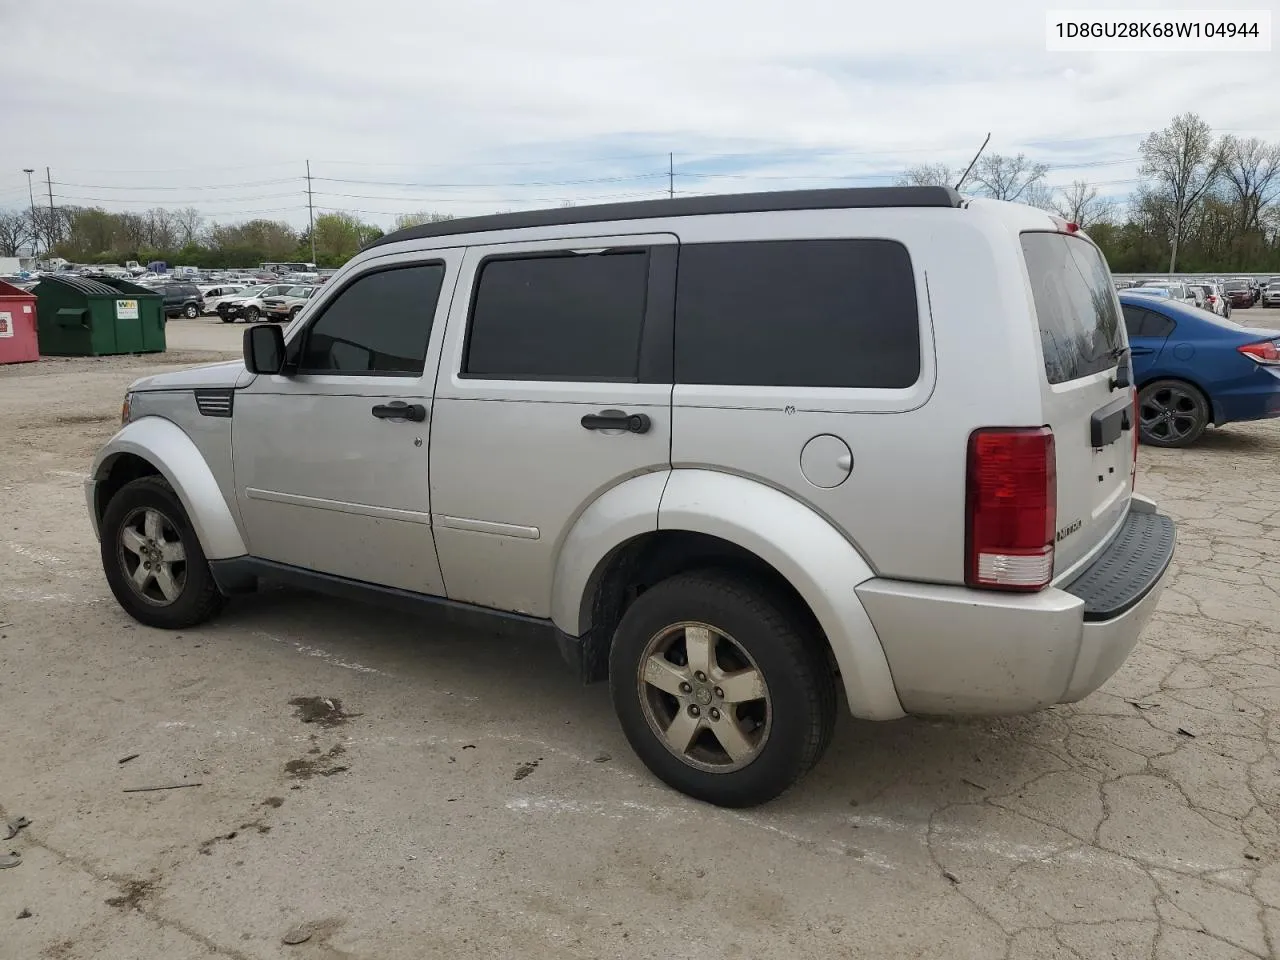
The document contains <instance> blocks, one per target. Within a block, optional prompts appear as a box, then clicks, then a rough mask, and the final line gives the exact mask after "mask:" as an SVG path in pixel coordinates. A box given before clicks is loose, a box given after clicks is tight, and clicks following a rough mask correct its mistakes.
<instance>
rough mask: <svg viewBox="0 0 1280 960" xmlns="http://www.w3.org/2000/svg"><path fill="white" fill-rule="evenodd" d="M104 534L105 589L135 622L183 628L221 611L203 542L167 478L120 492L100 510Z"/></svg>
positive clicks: (135, 483)
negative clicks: (106, 587)
mask: <svg viewBox="0 0 1280 960" xmlns="http://www.w3.org/2000/svg"><path fill="white" fill-rule="evenodd" d="M100 532H101V536H102V542H101V552H102V567H103V572H104V573H105V574H106V576H107V584H108V585H109V586H110V587H111V592H112V593H113V594H114V595H115V598H116V600H117V601H119V603H120V606H122V607H123V608H124V609H125V612H127V613H128V614H129V615H130V616H132V617H133V618H134V619H135V620H137V621H139V622H140V623H145V624H146V625H147V626H149V627H162V628H165V629H169V630H174V629H182V628H185V627H192V626H195V625H196V624H198V623H203V622H204V621H206V620H208V619H209V618H210V617H212V616H214V614H216V613H217V612H218V610H219V609H220V608H221V607H222V594H221V593H219V592H218V586H217V584H216V583H215V582H214V580H213V574H212V572H211V571H210V569H209V562H208V561H207V560H206V559H205V555H204V551H203V550H202V549H201V548H200V540H199V538H198V537H197V536H196V532H195V529H194V528H193V527H192V525H191V521H190V520H189V519H188V517H187V512H186V510H185V509H184V508H183V506H182V501H181V500H179V499H178V496H177V494H175V493H174V492H173V488H172V487H170V486H169V484H168V482H166V481H165V480H164V478H163V477H159V476H147V477H139V478H138V479H137V480H131V481H130V482H129V483H126V484H125V485H124V486H123V487H121V488H120V489H119V490H117V491H116V492H115V494H114V495H113V496H112V497H111V499H110V501H108V503H107V505H106V508H105V509H104V510H103V511H102V523H101V529H100Z"/></svg>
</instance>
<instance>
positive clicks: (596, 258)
mask: <svg viewBox="0 0 1280 960" xmlns="http://www.w3.org/2000/svg"><path fill="white" fill-rule="evenodd" d="M676 251H677V246H676V239H675V237H673V236H671V235H669V234H656V235H644V236H623V237H617V236H613V237H586V238H581V239H574V240H571V241H566V240H558V241H537V242H528V243H519V244H516V243H510V244H501V245H495V246H492V247H473V248H471V249H469V250H468V251H467V254H466V258H465V259H464V261H463V265H462V272H461V275H460V276H459V280H458V288H457V294H456V295H455V297H454V302H453V308H452V311H451V313H450V317H449V331H448V336H447V338H446V342H445V347H444V354H443V356H442V359H441V364H440V379H439V382H438V384H437V386H436V413H435V421H434V423H433V424H432V435H431V509H432V513H433V522H434V525H435V533H436V546H437V548H438V550H439V555H440V563H441V566H442V568H443V570H444V581H445V585H446V586H447V587H448V596H449V598H450V599H453V600H461V601H464V602H467V603H473V604H479V605H481V606H486V607H496V608H498V609H501V610H508V611H514V612H518V613H524V614H528V615H531V616H538V617H545V616H549V615H550V597H551V590H552V579H553V575H554V566H555V560H556V554H557V551H558V550H559V549H560V547H561V546H562V545H563V543H564V538H565V536H566V534H567V533H568V531H569V530H570V528H571V527H572V525H573V522H574V521H575V520H576V519H577V518H578V517H579V516H580V515H581V513H582V511H583V510H585V509H586V508H587V507H588V506H589V505H590V504H591V503H592V502H593V501H594V500H595V499H597V498H598V497H600V496H602V495H603V494H605V493H607V492H608V491H609V490H610V489H612V488H614V487H615V486H617V485H618V484H620V483H623V482H625V481H627V480H629V479H631V478H634V477H639V476H642V475H645V474H654V473H664V474H665V473H666V472H667V471H668V470H669V469H670V466H671V383H672V380H671V364H672V352H671V351H672V339H671V337H672V311H673V305H674V289H675V261H676ZM661 489H662V486H661V484H648V485H646V486H645V487H644V490H645V492H644V493H643V494H641V493H638V494H637V496H639V497H642V498H647V499H645V502H643V503H639V504H635V505H634V507H635V509H636V510H638V511H640V512H643V511H645V510H649V511H651V512H652V515H653V527H654V528H655V529H656V527H657V520H658V501H659V497H660V492H661ZM650 501H651V502H650Z"/></svg>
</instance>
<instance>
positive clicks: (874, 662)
mask: <svg viewBox="0 0 1280 960" xmlns="http://www.w3.org/2000/svg"><path fill="white" fill-rule="evenodd" d="M1131 380H1132V376H1131V371H1130V365H1129V361H1128V358H1127V343H1126V338H1125V327H1124V324H1123V323H1122V322H1121V313H1120V309H1119V305H1118V301H1117V299H1116V295H1115V291H1114V288H1113V286H1112V281H1111V276H1110V273H1109V272H1108V270H1107V266H1106V263H1105V262H1104V260H1103V258H1102V256H1101V255H1100V254H1099V252H1098V250H1097V248H1096V247H1095V246H1094V245H1093V243H1092V242H1091V241H1090V240H1089V239H1088V238H1087V237H1085V236H1084V234H1082V233H1081V232H1079V230H1078V228H1076V226H1075V225H1074V224H1068V223H1066V222H1065V221H1062V220H1059V219H1056V218H1053V217H1051V216H1049V215H1048V214H1046V213H1043V212H1041V211H1039V210H1035V209H1032V208H1030V207H1025V206H1019V205H1015V204H1008V203H1000V202H996V201H986V200H972V201H969V200H961V198H960V197H959V196H958V195H957V194H955V193H954V192H953V191H951V190H947V189H943V188H933V187H920V188H893V189H870V190H824V191H802V192H786V193H769V194H751V195H737V196H721V197H702V198H686V199H676V200H663V201H653V202H643V203H626V204H613V205H607V206H598V207H574V208H567V209H560V210H551V211H536V212H522V213H513V214H504V215H498V216H492V217H480V218H475V219H471V220H450V221H445V222H442V223H433V224H425V225H422V226H416V227H411V228H408V229H406V230H402V231H400V232H398V233H394V234H391V235H390V236H388V237H386V238H384V239H382V240H380V241H379V242H378V243H376V244H375V245H373V246H371V247H369V248H367V249H366V250H364V251H363V252H362V253H361V254H360V255H359V256H357V257H356V258H355V259H353V260H352V261H351V262H350V263H348V264H347V265H346V266H345V267H344V268H343V269H342V270H341V271H340V272H339V273H338V274H337V275H336V276H335V277H334V278H333V279H332V280H331V281H330V282H329V283H328V284H327V285H326V286H325V287H324V288H323V289H322V290H321V291H319V292H318V293H317V294H316V296H315V297H314V298H312V299H311V300H309V301H308V302H307V304H306V306H305V307H304V308H303V310H302V312H301V314H300V315H299V316H298V317H297V318H296V319H295V320H294V321H293V322H292V323H291V324H290V325H289V326H288V328H287V329H282V328H280V327H277V326H274V325H262V326H254V327H252V328H250V329H249V330H247V331H246V333H245V359H244V362H243V363H241V362H233V363H225V364H219V365H216V366H211V367H205V368H202V369H196V370H186V371H180V372H175V373H167V374H162V375H160V376H155V377H150V378H147V379H144V380H140V381H138V382H137V383H135V384H134V385H133V386H132V387H131V389H130V391H129V394H128V396H127V398H126V401H125V412H124V426H123V428H122V429H121V431H120V432H119V433H118V434H116V436H115V437H113V438H112V439H111V440H110V442H108V443H107V445H106V447H105V448H104V449H103V450H102V452H101V453H100V454H99V455H98V457H97V459H96V461H95V462H94V465H93V471H92V476H91V478H90V479H89V480H88V481H87V484H86V493H87V497H88V505H89V512H90V515H91V516H92V518H93V522H94V524H95V527H96V528H97V530H98V531H99V533H100V539H101V544H102V559H103V564H104V567H105V570H106V576H107V579H108V581H109V583H110V585H111V589H112V591H113V592H114V594H115V596H116V597H117V599H118V600H119V602H120V603H121V605H122V606H123V607H124V608H125V609H126V610H127V611H128V612H129V613H130V614H132V615H133V616H134V617H135V618H137V619H138V620H140V621H142V622H143V623H146V624H150V625H153V626H159V627H168V628H174V629H178V628H187V627H190V626H192V625H193V624H197V623H200V622H201V621H204V620H207V619H208V618H209V617H211V616H213V615H214V614H215V613H216V612H217V611H218V609H219V608H220V607H221V606H222V604H223V601H224V598H225V597H227V596H229V595H233V594H237V593H242V592H246V591H251V590H253V589H254V588H255V586H256V584H257V583H258V581H259V579H262V578H268V579H273V580H277V581H284V582H288V583H292V584H295V585H299V586H302V587H307V588H313V589H316V590H321V591H329V592H332V593H336V594H340V595H343V596H348V597H353V598H364V599H368V600H372V601H374V602H376V603H380V604H396V605H400V606H407V607H409V608H413V609H421V608H425V607H432V606H437V607H439V606H447V607H448V608H450V609H451V610H453V611H458V610H466V611H473V612H475V613H477V614H482V615H485V616H498V617H508V618H515V619H517V620H520V621H523V622H525V623H528V624H532V625H534V626H535V627H537V628H539V629H540V630H543V631H545V633H546V634H547V635H548V636H549V637H551V638H554V639H555V640H556V641H557V642H558V644H559V646H560V649H561V651H562V652H563V654H564V656H565V657H566V659H567V660H568V661H569V663H570V664H571V665H572V667H573V668H574V669H575V670H576V671H577V672H578V673H579V674H580V675H581V676H582V677H583V678H584V679H585V680H606V679H607V680H608V681H609V683H610V685H611V689H612V695H613V701H614V704H615V706H616V709H617V714H618V717H619V719H620V721H621V724H622V727H623V729H624V731H625V733H626V736H627V737H628V739H629V740H630V742H631V744H632V746H633V747H634V748H635V750H636V752H637V753H638V754H639V756H640V757H641V759H642V760H643V761H644V763H645V764H647V765H648V767H649V768H650V769H651V770H652V771H653V772H654V773H655V774H656V775H657V776H658V777H660V778H661V779H663V780H664V781H666V782H667V783H668V784H670V785H672V786H673V787H675V788H676V789H679V790H682V791H684V792H686V793H688V794H691V795H693V796H695V797H699V798H702V799H704V800H708V801H710V802H713V803H717V804H723V805H730V806H745V805H749V804H755V803H760V802H763V801H766V800H768V799H770V798H772V797H774V796H776V795H777V794H778V793H780V792H781V791H782V790H784V789H786V788H787V787H788V786H789V785H790V784H792V783H793V782H795V781H796V780H797V779H798V778H799V777H801V776H802V775H803V774H804V773H805V772H806V771H807V770H808V769H809V768H810V767H812V766H813V765H814V763H816V762H817V760H818V758H819V756H820V755H821V753H822V751H823V749H824V748H825V747H826V745H827V742H828V740H829V739H830V737H831V732H832V728H833V725H834V723H835V720H836V714H837V703H838V692H839V691H840V690H843V692H844V695H845V699H846V700H847V703H848V709H849V710H850V711H851V712H852V713H853V714H854V715H855V716H858V717H862V718H866V719H873V720H892V719H895V718H898V717H901V716H903V715H904V714H905V713H926V714H970V713H984V714H991V713H1009V712H1019V711H1029V710H1035V709H1038V708H1041V707H1045V706H1048V705H1050V704H1054V703H1062V702H1069V701H1074V700H1078V699H1080V698H1081V697H1084V696H1085V695H1087V694H1088V693H1090V692H1091V691H1093V690H1095V689H1096V688H1097V687H1098V686H1099V685H1100V684H1102V683H1103V682H1104V681H1105V680H1106V679H1107V678H1108V677H1109V676H1111V674H1112V673H1114V672H1115V670H1116V669H1117V668H1118V667H1119V666H1120V664H1121V663H1122V662H1123V661H1124V659H1125V658H1126V657H1127V656H1128V654H1129V652H1130V651H1131V650H1132V649H1133V647H1134V645H1135V644H1136V643H1137V641H1138V636H1139V633H1140V632H1141V630H1142V627H1143V625H1144V624H1145V622H1146V621H1147V619H1148V617H1149V616H1150V615H1151V612H1152V610H1153V609H1154V607H1155V604H1156V601H1157V598H1158V597H1159V594H1160V590H1161V587H1162V585H1163V581H1164V578H1165V575H1166V571H1167V568H1168V565H1169V561H1170V559H1171V557H1172V553H1173V543H1174V531H1173V524H1172V523H1171V521H1170V520H1169V519H1168V518H1167V517H1165V516H1162V515H1161V514H1159V513H1157V512H1156V509H1155V504H1154V503H1152V502H1151V501H1150V500H1147V499H1144V498H1142V497H1140V496H1137V495H1136V494H1135V493H1134V489H1133V486H1134V470H1135V463H1136V455H1137V453H1136V450H1137V445H1136V440H1137V431H1136V430H1135V429H1134V427H1135V423H1134V417H1133V407H1134V390H1133V387H1132V385H1131Z"/></svg>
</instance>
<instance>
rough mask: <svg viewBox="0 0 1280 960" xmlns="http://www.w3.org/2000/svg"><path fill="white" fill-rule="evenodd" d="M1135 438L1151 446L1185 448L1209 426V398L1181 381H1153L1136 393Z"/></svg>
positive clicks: (1197, 438)
mask: <svg viewBox="0 0 1280 960" xmlns="http://www.w3.org/2000/svg"><path fill="white" fill-rule="evenodd" d="M1138 421H1139V431H1138V437H1139V439H1140V440H1142V442H1143V443H1145V444H1148V445H1150V446H1153V447H1188V446H1190V445H1191V444H1193V443H1195V442H1196V441H1197V440H1199V439H1200V436H1201V435H1202V434H1203V433H1204V431H1205V428H1206V427H1208V426H1209V401H1208V399H1206V397H1205V395H1204V394H1203V393H1201V392H1200V390H1199V389H1198V388H1197V387H1194V386H1192V385H1191V384H1189V383H1187V382H1186V381H1185V380H1156V381H1154V382H1152V383H1149V384H1147V385H1146V386H1145V387H1143V388H1142V390H1141V391H1140V392H1139V393H1138Z"/></svg>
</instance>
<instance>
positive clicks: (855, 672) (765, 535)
mask: <svg viewBox="0 0 1280 960" xmlns="http://www.w3.org/2000/svg"><path fill="white" fill-rule="evenodd" d="M658 529H659V530H689V531H693V532H696V533H705V534H708V535H710V536H714V537H719V538H721V539H722V540H728V541H729V542H731V543H735V544H737V545H738V546H740V547H742V548H744V549H746V550H750V551H751V552H752V553H754V554H755V555H756V556H757V557H759V558H760V559H761V560H764V561H765V562H766V563H768V564H769V565H770V566H772V567H773V568H774V569H775V570H777V571H778V573H780V574H781V575H782V576H783V577H785V578H786V579H787V581H788V582H789V583H790V584H791V585H792V586H793V587H794V588H795V589H796V591H797V592H798V593H799V594H800V596H801V597H803V598H804V600H805V602H806V603H807V604H808V605H809V609H810V610H812V611H813V614H814V616H815V617H816V618H817V620H818V623H819V625H820V626H821V627H822V630H823V632H824V633H825V634H826V637H827V641H828V642H829V643H830V644H831V650H832V653H833V654H834V655H835V659H836V662H837V663H838V664H839V666H840V675H841V677H842V678H843V680H844V688H845V693H846V694H847V696H848V700H849V709H850V711H851V712H852V713H853V715H854V716H856V717H861V718H863V719H867V720H895V719H897V718H899V717H902V716H905V713H904V711H903V709H902V704H901V703H900V702H899V700H898V693H897V690H896V688H895V687H894V685H893V676H892V674H891V673H890V672H889V663H888V661H887V660H886V659H885V655H884V649H883V648H882V647H881V645H880V638H879V637H878V636H877V635H876V631H875V627H873V626H872V624H871V619H870V618H869V617H868V616H867V612H866V610H864V609H863V606H862V601H860V600H859V599H858V596H857V594H856V593H855V592H854V588H855V587H857V586H858V584H860V583H863V582H864V581H866V580H870V579H871V578H872V577H873V576H874V572H873V571H872V569H871V567H870V566H868V565H867V562H866V561H865V560H864V559H863V558H862V556H861V554H859V553H858V551H857V550H856V549H855V548H854V546H853V545H852V544H851V543H850V542H849V541H848V540H846V539H845V538H844V536H842V535H841V534H840V532H839V531H838V530H836V528H835V527H833V526H832V525H831V524H830V523H829V522H828V521H827V520H826V519H824V518H823V517H822V516H820V515H819V514H817V513H815V512H814V511H813V510H812V509H810V508H809V507H807V506H805V505H804V504H802V503H800V502H799V501H798V500H795V499H793V498H792V497H790V496H787V495H786V494H785V493H781V492H780V491H778V490H775V489H774V488H772V487H767V486H765V485H764V484H761V483H757V482H755V481H753V480H748V479H746V478H745V477H739V476H734V475H732V474H727V473H716V472H714V471H710V470H673V471H672V472H671V475H670V478H669V479H668V480H667V483H666V489H665V491H664V492H663V494H662V504H661V506H660V507H659V509H658Z"/></svg>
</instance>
